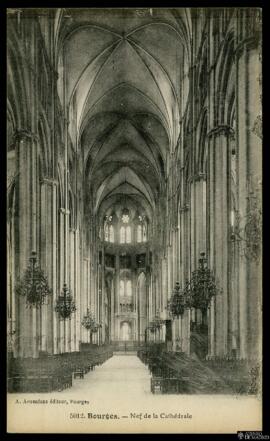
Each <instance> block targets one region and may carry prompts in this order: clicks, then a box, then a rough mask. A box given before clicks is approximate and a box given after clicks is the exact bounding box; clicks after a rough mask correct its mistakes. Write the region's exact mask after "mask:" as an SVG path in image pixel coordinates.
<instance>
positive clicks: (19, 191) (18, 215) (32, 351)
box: [15, 130, 39, 357]
mask: <svg viewBox="0 0 270 441" xmlns="http://www.w3.org/2000/svg"><path fill="white" fill-rule="evenodd" d="M15 143H16V159H17V170H18V185H17V186H16V200H17V207H16V211H15V237H16V254H15V267H16V268H17V271H16V276H17V277H18V278H21V277H22V276H23V274H24V271H25V269H26V267H27V265H28V263H29V257H30V255H31V251H32V250H34V251H36V249H37V248H36V247H37V243H36V238H37V201H36V195H37V176H36V173H37V164H36V152H37V138H36V136H35V135H34V134H33V133H30V132H28V131H23V130H22V131H19V132H17V133H16V135H15ZM16 311H17V313H16V322H17V326H16V329H17V330H18V333H17V335H16V353H17V354H18V355H19V356H21V357H36V356H38V336H39V333H37V331H38V329H37V310H36V308H27V307H26V302H25V299H24V298H23V297H18V296H17V300H16Z"/></svg>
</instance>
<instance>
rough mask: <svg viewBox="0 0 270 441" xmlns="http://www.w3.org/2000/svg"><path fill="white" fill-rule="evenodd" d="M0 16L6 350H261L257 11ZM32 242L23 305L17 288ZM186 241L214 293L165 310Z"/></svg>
mask: <svg viewBox="0 0 270 441" xmlns="http://www.w3.org/2000/svg"><path fill="white" fill-rule="evenodd" d="M7 25H8V33H7V45H8V46H7V55H8V61H7V69H8V80H7V81H8V90H7V113H8V120H7V121H8V122H7V142H8V145H7V149H8V152H7V157H8V231H7V232H8V334H9V335H11V336H12V338H11V346H12V352H13V355H14V357H15V358H16V357H39V355H40V354H41V353H48V354H60V353H70V352H78V351H79V350H80V347H81V344H90V340H91V344H95V345H99V346H100V345H104V344H106V345H113V347H114V348H115V350H117V349H119V347H121V345H122V343H123V342H124V343H125V344H129V345H131V346H132V345H133V347H134V348H135V347H136V345H137V346H138V345H140V344H144V343H146V342H147V343H148V344H153V345H154V344H155V343H158V342H163V343H164V344H166V345H167V350H169V351H172V352H177V351H180V352H182V353H185V354H186V355H187V356H191V355H192V354H193V353H196V355H197V356H198V357H202V358H204V359H215V358H224V357H225V358H226V357H235V358H236V359H260V358H261V251H260V228H259V227H260V225H259V223H258V219H259V215H260V212H261V208H260V206H261V184H262V176H261V136H262V135H261V129H260V124H261V72H260V66H261V63H260V44H261V41H260V39H261V30H260V11H258V10H251V9H244V8H242V9H234V8H228V9H219V8H217V9H213V10H212V9H196V8H193V9H184V8H183V9H155V8H154V9H150V10H149V9H139V10H135V9H123V10H122V9H110V10H102V9H36V10H32V9H21V10H16V9H11V10H8V23H7ZM256 216H257V217H256ZM32 251H35V252H36V256H37V261H38V262H39V264H40V267H41V268H42V271H43V272H44V274H45V276H46V277H47V281H48V285H49V287H50V288H51V290H52V295H50V296H48V299H47V300H46V302H45V303H44V304H43V305H42V306H41V307H40V308H37V307H27V305H26V299H25V297H23V296H18V295H17V292H16V283H17V280H19V279H20V278H21V277H22V276H23V274H24V273H25V270H26V268H27V265H28V263H29V257H30V256H31V252H32ZM201 252H205V255H206V258H207V264H208V266H209V268H210V269H211V271H212V272H213V274H214V277H215V280H216V282H217V285H218V287H219V290H218V293H217V295H215V296H214V297H212V298H211V300H210V303H209V305H208V306H209V307H208V308H207V309H206V310H204V311H203V313H202V311H201V310H200V308H196V307H191V308H186V309H185V310H184V312H183V314H182V315H179V316H175V317H172V316H171V315H170V311H169V309H168V301H169V300H170V298H171V296H172V294H173V290H174V287H175V284H176V282H179V284H180V288H181V289H183V288H184V287H185V284H186V282H187V281H188V280H190V278H191V276H192V272H193V271H194V270H196V269H197V268H198V261H199V258H200V253H201ZM64 284H66V285H67V287H68V290H70V292H71V294H72V297H73V300H74V301H75V306H76V310H75V311H74V312H72V314H71V316H70V318H69V319H67V320H60V319H59V314H58V313H57V312H56V310H55V304H56V302H57V299H58V297H59V295H60V294H61V292H63V286H64ZM87 309H88V310H89V311H90V312H91V314H93V317H94V318H95V320H96V322H97V323H98V330H96V332H94V333H93V335H92V337H90V333H89V331H88V330H87V329H85V328H84V327H83V326H82V320H83V317H84V316H85V314H86V312H87ZM157 316H158V317H159V318H160V320H162V324H161V327H160V328H159V329H158V332H157V331H156V330H155V331H154V332H152V331H151V329H150V328H151V326H150V325H151V322H152V321H153V320H154V319H155V317H157ZM198 342H199V343H198Z"/></svg>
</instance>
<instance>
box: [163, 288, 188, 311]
mask: <svg viewBox="0 0 270 441" xmlns="http://www.w3.org/2000/svg"><path fill="white" fill-rule="evenodd" d="M186 308H187V298H186V297H185V295H184V292H183V290H181V288H180V284H179V282H176V284H175V288H174V290H173V295H172V296H171V298H170V300H168V305H167V309H168V310H169V313H170V315H171V316H172V317H173V318H174V317H179V316H182V315H183V314H184V312H185V309H186Z"/></svg>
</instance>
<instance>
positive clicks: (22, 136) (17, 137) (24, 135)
mask: <svg viewBox="0 0 270 441" xmlns="http://www.w3.org/2000/svg"><path fill="white" fill-rule="evenodd" d="M25 140H30V141H32V140H34V141H37V140H38V135H37V134H35V133H32V132H30V131H29V130H23V129H22V130H17V131H16V132H15V134H14V141H19V142H24V141H25Z"/></svg>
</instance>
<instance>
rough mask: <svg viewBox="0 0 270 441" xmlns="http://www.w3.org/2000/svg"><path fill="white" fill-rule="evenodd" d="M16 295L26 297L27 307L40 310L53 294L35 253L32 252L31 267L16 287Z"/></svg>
mask: <svg viewBox="0 0 270 441" xmlns="http://www.w3.org/2000/svg"><path fill="white" fill-rule="evenodd" d="M16 293H17V294H18V295H20V296H23V297H25V299H26V305H27V306H29V307H35V308H40V307H41V306H42V305H43V304H44V303H45V301H46V299H47V298H48V296H49V295H51V294H52V290H51V289H50V288H49V285H48V282H47V279H46V277H45V276H44V273H43V271H42V270H41V268H40V266H39V265H38V262H37V254H36V252H35V251H32V254H31V257H30V259H29V265H28V267H27V269H26V271H25V273H24V275H23V277H22V278H21V279H20V280H19V281H18V283H17V285H16Z"/></svg>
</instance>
